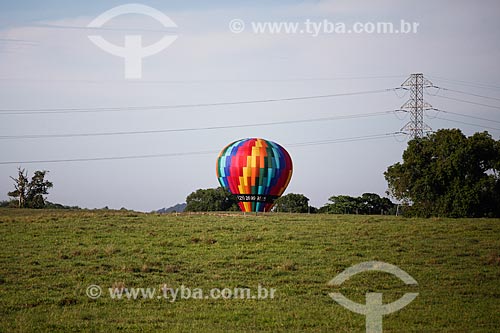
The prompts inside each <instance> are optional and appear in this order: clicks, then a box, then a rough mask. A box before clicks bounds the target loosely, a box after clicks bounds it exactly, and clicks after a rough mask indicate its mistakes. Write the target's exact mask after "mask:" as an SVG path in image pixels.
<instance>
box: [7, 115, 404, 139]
mask: <svg viewBox="0 0 500 333" xmlns="http://www.w3.org/2000/svg"><path fill="white" fill-rule="evenodd" d="M393 112H395V111H380V112H371V113H363V114H354V115H341V116H334V117H324V118H313V119H302V120H285V121H276V122H265V123H254V124H242V125H223V126H207V127H191V128H176V129H160V130H145V131H122V132H101V133H65V134H26V135H1V136H0V140H2V139H44V138H70V137H92V136H115V135H137V134H157V133H173V132H193V131H206V130H219V129H230V128H245V127H261V126H275V125H287V124H300V123H312V122H323V121H333V120H343V119H356V118H366V117H375V116H381V115H388V114H390V113H393Z"/></svg>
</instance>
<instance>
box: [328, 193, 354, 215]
mask: <svg viewBox="0 0 500 333" xmlns="http://www.w3.org/2000/svg"><path fill="white" fill-rule="evenodd" d="M328 201H330V203H327V204H326V205H325V206H326V207H327V210H326V211H327V212H328V213H331V214H356V213H359V210H360V208H361V207H360V200H359V198H353V197H351V196H348V195H337V196H335V195H334V196H331V197H330V198H329V199H328Z"/></svg>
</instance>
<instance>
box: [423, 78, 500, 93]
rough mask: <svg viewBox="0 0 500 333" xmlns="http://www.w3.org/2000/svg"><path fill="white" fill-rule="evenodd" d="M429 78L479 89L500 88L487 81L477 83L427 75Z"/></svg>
mask: <svg viewBox="0 0 500 333" xmlns="http://www.w3.org/2000/svg"><path fill="white" fill-rule="evenodd" d="M429 77H430V78H431V79H437V80H440V81H448V82H451V83H454V84H457V85H462V86H469V87H475V88H480V89H493V90H498V89H500V86H497V85H492V84H488V83H479V82H471V81H465V80H456V79H448V78H445V77H440V76H429Z"/></svg>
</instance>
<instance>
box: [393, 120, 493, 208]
mask: <svg viewBox="0 0 500 333" xmlns="http://www.w3.org/2000/svg"><path fill="white" fill-rule="evenodd" d="M499 173H500V141H495V140H494V139H492V137H491V136H490V135H489V134H488V133H487V132H483V133H475V134H474V135H472V136H470V137H466V136H465V135H464V134H462V132H461V131H460V130H458V129H443V130H439V131H437V132H436V133H433V134H431V135H428V136H427V137H425V138H421V139H414V140H412V141H410V142H409V143H408V147H407V149H406V150H405V151H404V153H403V162H402V163H396V164H394V165H392V166H390V167H389V168H388V169H387V171H386V172H385V173H384V176H385V178H386V180H387V182H388V186H389V190H388V193H389V194H391V195H392V196H394V197H395V198H396V199H398V200H402V201H403V202H404V203H407V204H408V205H410V206H411V207H409V209H408V210H407V212H409V213H410V214H412V215H418V216H449V217H482V216H496V217H498V216H500V174H499Z"/></svg>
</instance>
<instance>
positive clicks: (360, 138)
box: [0, 132, 401, 165]
mask: <svg viewBox="0 0 500 333" xmlns="http://www.w3.org/2000/svg"><path fill="white" fill-rule="evenodd" d="M400 134H401V133H399V132H395V133H384V134H374V135H364V136H356V137H348V138H339V139H332V140H321V141H310V142H299V143H292V144H287V145H286V146H288V147H303V146H312V145H323V144H333V143H345V142H354V141H366V140H377V139H382V138H388V137H393V136H394V135H400ZM217 153H219V150H204V151H191V152H176V153H164V154H148V155H128V156H112V157H92V158H73V159H51V160H27V161H4V162H0V165H8V164H18V165H20V164H35V163H63V162H90V161H111V160H127V159H147V158H159V157H174V156H195V155H207V154H217Z"/></svg>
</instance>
